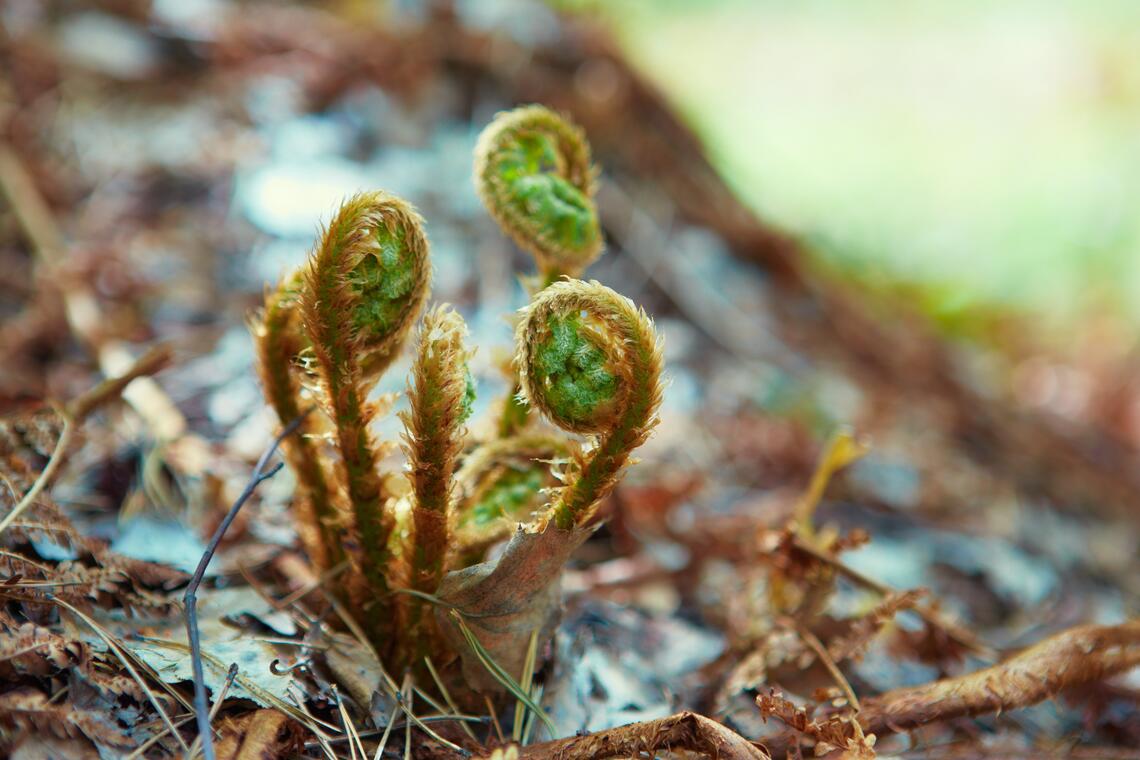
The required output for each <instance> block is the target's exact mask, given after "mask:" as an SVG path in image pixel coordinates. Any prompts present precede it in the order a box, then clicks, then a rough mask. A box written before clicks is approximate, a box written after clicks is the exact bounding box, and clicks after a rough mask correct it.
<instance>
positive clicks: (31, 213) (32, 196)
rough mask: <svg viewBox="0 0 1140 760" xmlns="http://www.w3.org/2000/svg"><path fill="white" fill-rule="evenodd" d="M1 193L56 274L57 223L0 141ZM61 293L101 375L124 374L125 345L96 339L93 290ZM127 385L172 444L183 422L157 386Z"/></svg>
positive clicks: (59, 262)
mask: <svg viewBox="0 0 1140 760" xmlns="http://www.w3.org/2000/svg"><path fill="white" fill-rule="evenodd" d="M0 194H2V195H3V196H4V197H6V198H7V199H8V202H9V203H10V205H11V207H12V211H13V213H14V215H15V217H16V221H17V222H18V223H19V225H20V227H21V228H22V229H23V230H24V234H25V235H26V236H27V238H28V242H30V243H31V247H32V249H33V251H35V254H36V257H37V258H38V259H39V262H40V264H41V265H42V266H43V267H45V268H46V269H47V271H48V273H49V274H55V273H57V272H59V271H60V270H61V269H62V268H63V266H64V263H65V259H66V257H67V243H66V242H65V240H64V237H63V234H62V233H61V232H60V229H59V224H58V223H57V222H56V219H55V215H54V214H53V213H52V210H51V208H50V207H49V206H48V204H47V202H46V201H45V200H44V197H43V194H42V193H40V190H39V188H38V187H36V183H35V180H34V179H33V178H32V176H31V174H30V173H29V172H28V170H27V168H26V167H25V166H24V163H23V161H22V160H21V158H20V156H19V155H18V154H17V153H16V151H15V150H13V149H12V147H11V145H9V144H8V143H7V142H6V141H3V140H0ZM60 290H61V295H62V297H63V302H64V310H65V312H66V315H67V322H68V324H69V325H70V326H71V330H72V332H73V333H75V334H76V335H78V336H79V337H80V338H81V339H82V340H83V342H85V343H86V344H87V345H88V346H89V347H90V348H91V350H92V352H93V353H94V354H95V356H96V358H97V359H98V361H99V368H100V369H101V370H102V371H103V374H105V375H108V376H115V375H120V374H123V373H124V371H125V370H126V369H127V368H128V367H130V366H131V363H132V359H131V352H130V350H129V349H128V347H127V344H126V343H124V342H123V341H121V340H108V339H106V338H105V337H103V336H101V335H99V333H98V329H97V327H98V326H99V325H101V324H103V319H102V315H101V314H100V313H99V304H98V301H97V300H96V298H95V293H94V291H93V290H92V289H91V287H90V286H88V285H86V284H84V283H71V284H70V285H69V286H67V287H64V288H61V289H60ZM129 385H130V388H126V387H124V388H123V397H124V398H125V399H126V400H127V403H129V404H130V405H131V406H132V407H134V409H135V411H136V412H138V413H139V416H141V417H142V418H143V419H144V420H145V421H146V423H147V425H148V426H149V427H150V429H151V431H152V432H153V433H154V435H155V437H156V438H158V439H160V440H172V439H174V438H177V437H178V436H179V435H181V434H182V432H183V431H185V429H186V418H185V417H183V416H182V412H180V411H178V407H176V406H175V405H174V402H173V401H171V400H170V397H169V396H167V395H166V393H165V392H164V391H163V390H162V388H161V387H159V385H158V383H156V382H154V380H152V379H151V378H149V377H145V376H141V375H140V376H138V377H135V378H132V382H130V383H129Z"/></svg>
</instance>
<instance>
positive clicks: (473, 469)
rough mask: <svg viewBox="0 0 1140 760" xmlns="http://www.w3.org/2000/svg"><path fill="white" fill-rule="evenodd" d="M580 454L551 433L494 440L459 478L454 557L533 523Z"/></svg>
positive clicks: (467, 463) (570, 443) (474, 455)
mask: <svg viewBox="0 0 1140 760" xmlns="http://www.w3.org/2000/svg"><path fill="white" fill-rule="evenodd" d="M577 451H578V447H577V446H576V445H575V444H574V442H573V441H569V440H567V439H565V438H563V437H561V436H558V435H552V434H550V433H547V432H533V433H523V434H520V435H516V436H511V437H509V438H499V439H495V440H492V441H490V442H488V443H484V444H482V445H481V446H479V447H478V448H476V449H475V450H474V451H472V452H471V453H470V454H469V455H468V456H467V458H466V459H465V460H464V462H463V466H462V467H461V468H460V469H459V471H458V472H457V473H456V475H455V479H456V481H457V483H458V484H459V488H460V495H459V499H458V503H457V506H456V515H455V536H456V540H455V545H456V553H457V554H459V555H463V556H467V555H469V554H470V553H471V552H473V551H478V550H479V549H482V548H485V547H486V546H489V545H490V544H492V543H495V542H496V541H501V540H502V539H504V538H507V537H508V536H510V534H511V533H512V532H513V531H514V530H515V528H516V526H517V525H518V524H519V523H520V522H529V521H531V520H532V519H534V517H535V513H537V512H539V511H540V510H541V509H542V507H543V506H545V501H546V492H547V491H549V490H550V489H552V488H555V487H556V486H558V485H560V483H561V480H560V477H559V471H560V469H561V468H562V467H564V466H565V464H566V463H568V462H569V461H570V458H571V457H572V456H573V455H574V454H576V453H577Z"/></svg>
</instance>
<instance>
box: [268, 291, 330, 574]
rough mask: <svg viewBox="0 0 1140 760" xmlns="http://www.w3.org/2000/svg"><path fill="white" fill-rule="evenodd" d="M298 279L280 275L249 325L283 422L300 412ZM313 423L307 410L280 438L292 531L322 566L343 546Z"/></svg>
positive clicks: (303, 341) (303, 345)
mask: <svg viewBox="0 0 1140 760" xmlns="http://www.w3.org/2000/svg"><path fill="white" fill-rule="evenodd" d="M301 284H302V272H301V270H297V271H295V272H293V273H292V274H291V275H289V276H288V277H286V278H285V279H283V280H282V281H281V283H280V284H279V285H278V286H277V288H276V289H275V290H273V291H272V292H271V293H269V294H268V295H267V296H266V298H265V308H264V310H263V311H262V313H261V314H260V315H259V318H257V319H255V321H254V322H253V325H252V329H253V333H254V338H255V342H256V346H257V358H258V362H257V368H258V373H259V374H260V375H261V382H262V386H263V387H264V388H265V395H266V397H267V398H268V400H269V403H270V405H271V406H272V407H273V410H274V411H275V412H276V413H277V419H278V420H279V421H280V423H281V424H282V425H288V424H289V423H290V422H292V421H293V420H294V419H296V418H297V417H299V416H301V412H302V406H301V401H300V399H301V384H300V383H299V382H298V378H297V371H298V370H297V362H298V357H300V355H301V353H302V351H304V349H305V348H306V346H307V345H308V341H307V339H306V338H305V335H304V333H303V332H302V331H301V324H300V312H299V310H298V304H297V301H298V298H299V296H300V289H301ZM316 427H317V420H316V418H315V417H314V416H313V415H307V416H306V417H305V418H304V419H303V420H302V421H301V428H300V430H298V431H297V435H294V436H290V437H289V438H287V439H286V440H285V441H283V442H282V448H283V449H284V451H285V457H286V459H288V461H289V466H290V467H291V468H292V470H293V472H294V473H296V476H297V484H298V491H299V498H298V502H297V513H298V518H299V520H298V526H297V527H298V529H297V533H298V536H299V537H300V539H301V543H302V545H303V546H304V547H305V551H306V552H307V553H308V555H309V558H310V559H311V560H312V561H313V563H314V564H315V565H316V566H317V568H318V570H320V571H322V572H323V571H324V570H327V569H329V568H330V567H332V566H333V565H336V564H338V563H339V562H340V561H342V560H343V559H344V548H343V545H342V541H341V537H340V532H339V528H338V525H339V523H340V520H339V517H338V511H337V508H336V504H335V502H334V499H333V495H332V492H331V491H330V488H329V482H328V478H327V477H326V473H325V470H324V466H323V465H322V461H321V458H320V456H319V454H318V452H317V450H316V447H315V446H314V445H313V439H314V438H316V437H317V435H318V431H317V429H316Z"/></svg>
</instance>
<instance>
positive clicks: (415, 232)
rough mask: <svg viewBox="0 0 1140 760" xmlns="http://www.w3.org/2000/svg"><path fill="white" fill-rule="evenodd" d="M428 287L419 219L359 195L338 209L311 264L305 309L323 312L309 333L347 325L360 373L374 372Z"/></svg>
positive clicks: (403, 208) (384, 196) (383, 200)
mask: <svg viewBox="0 0 1140 760" xmlns="http://www.w3.org/2000/svg"><path fill="white" fill-rule="evenodd" d="M430 287H431V260H430V258H429V247H428V241H427V237H426V235H425V234H424V228H423V219H422V217H420V215H419V214H418V213H417V212H416V210H415V209H414V208H413V207H412V206H411V205H410V204H408V203H407V202H406V201H404V200H402V199H400V198H397V197H396V196H394V195H390V194H388V193H385V192H380V191H377V192H367V193H361V194H359V195H356V196H354V197H353V198H351V199H349V200H348V201H347V202H345V203H344V205H342V206H341V208H340V210H339V211H338V212H337V215H336V216H335V217H334V218H333V220H332V221H331V222H330V223H329V226H328V229H327V230H325V232H324V235H323V236H322V239H321V243H320V246H319V248H318V249H317V251H316V254H315V256H314V257H313V260H312V263H311V264H310V268H309V272H308V274H307V289H308V290H309V292H310V293H311V295H312V297H311V298H310V299H309V300H308V307H307V308H308V311H309V312H310V314H311V313H312V311H313V310H314V309H327V310H329V312H328V313H326V314H325V315H324V318H323V319H320V320H314V319H312V318H310V319H309V320H308V322H309V325H310V328H309V329H310V332H311V333H312V332H321V331H322V330H323V331H328V330H329V329H330V327H331V323H332V322H339V324H340V325H341V326H342V327H347V328H348V329H349V336H348V338H349V340H350V341H351V344H352V348H353V353H354V354H355V361H356V362H358V363H359V366H360V369H361V371H362V373H363V376H364V377H372V376H375V375H377V374H379V373H380V372H382V371H383V369H385V368H386V367H387V366H388V364H389V363H390V362H391V361H392V359H393V358H394V357H395V354H396V353H397V351H398V349H399V347H400V346H401V345H403V342H404V340H405V339H406V337H407V335H408V332H409V330H410V329H411V327H412V325H413V324H414V323H415V320H416V318H417V317H418V316H419V313H420V312H421V311H422V309H423V305H424V303H425V301H426V300H427V298H428V295H429V292H430ZM321 324H323V326H324V327H323V328H322V327H321V326H320V325H321ZM314 325H317V327H316V329H314ZM312 337H313V342H314V344H320V343H325V344H328V343H329V342H328V341H322V340H321V339H320V337H319V336H318V335H316V334H314V335H312ZM318 350H319V347H318Z"/></svg>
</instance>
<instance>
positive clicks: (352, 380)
mask: <svg viewBox="0 0 1140 760" xmlns="http://www.w3.org/2000/svg"><path fill="white" fill-rule="evenodd" d="M475 174H476V185H477V188H478V190H479V194H480V196H481V197H482V198H483V200H484V202H485V203H486V204H487V207H488V210H489V211H490V213H491V215H492V216H493V217H494V218H495V219H496V220H497V221H498V222H499V224H500V226H501V227H502V229H503V230H504V231H505V232H506V233H507V234H508V235H510V237H512V238H513V239H514V240H515V241H516V242H517V243H518V244H519V245H520V246H521V247H523V248H525V249H526V250H528V251H530V252H531V253H532V254H533V255H534V256H535V259H536V261H537V263H538V268H539V277H538V278H537V279H535V280H533V281H531V282H530V283H529V286H528V287H529V288H530V291H531V296H532V298H533V301H532V303H531V304H530V305H529V306H527V307H526V308H525V309H523V310H522V312H521V313H520V314H519V317H518V323H517V330H516V343H517V345H516V352H515V353H516V356H515V367H516V368H517V370H518V375H517V377H516V378H514V379H513V381H512V382H513V383H514V388H515V392H512V394H511V397H510V398H509V399H508V403H507V404H506V409H507V410H508V412H510V411H511V410H513V413H514V417H513V420H512V422H511V424H509V425H503V424H499V425H497V426H494V427H495V433H494V434H493V435H491V436H489V437H488V438H487V439H486V440H481V441H470V440H468V435H467V429H466V422H467V418H468V417H469V415H470V413H471V408H472V403H473V400H474V390H475V389H474V381H473V379H472V377H471V374H470V372H469V371H468V367H467V361H468V359H469V356H470V350H469V349H468V348H467V347H466V346H465V344H464V340H465V337H466V332H467V331H466V325H465V324H464V322H463V319H462V318H461V317H460V316H459V314H458V313H457V312H455V311H454V310H452V309H451V308H450V307H447V306H438V307H436V308H434V309H432V310H430V311H429V312H428V313H427V314H426V316H424V317H423V319H422V321H421V320H420V315H421V312H422V311H423V309H424V306H425V304H426V301H427V299H428V294H429V289H430V288H429V285H430V277H431V264H430V259H429V255H428V242H427V239H426V237H425V235H424V232H423V223H422V220H421V218H420V217H419V215H418V214H417V213H416V212H415V211H414V210H413V209H412V208H411V207H410V206H409V205H408V204H407V203H405V202H404V201H402V200H400V199H398V198H396V197H394V196H391V195H388V194H385V193H382V192H374V193H364V194H361V195H358V196H356V197H354V198H352V199H350V200H349V201H347V202H346V203H345V204H344V205H343V206H342V207H341V208H340V210H339V211H338V212H337V214H336V215H335V217H334V218H333V220H332V221H331V222H330V223H329V225H328V227H327V229H325V230H324V232H323V234H322V236H321V239H320V241H319V243H318V245H317V246H316V249H315V250H314V252H313V253H312V255H311V256H310V259H309V262H308V263H307V265H306V266H304V267H302V268H301V269H300V270H298V271H296V272H293V273H291V274H290V275H288V276H287V277H286V278H285V279H284V280H283V281H282V283H281V284H280V285H279V286H278V287H277V288H276V289H275V290H274V291H272V292H271V293H269V295H268V296H267V297H266V302H265V307H264V310H263V311H262V313H261V314H260V315H259V318H258V319H257V320H255V322H254V325H253V330H254V335H255V338H256V342H257V350H258V359H259V361H258V365H259V371H260V374H261V378H262V382H263V385H264V387H265V393H266V397H267V399H268V400H269V402H270V404H271V405H272V406H273V408H274V409H275V411H276V412H277V415H278V417H279V419H280V421H281V423H282V424H286V423H288V422H290V421H291V420H293V419H295V418H297V417H298V416H300V415H301V414H302V413H303V412H304V410H305V409H306V408H307V407H309V406H313V405H315V406H316V407H317V408H318V409H319V412H318V413H317V414H313V415H309V416H307V417H305V419H304V421H303V423H302V430H301V432H302V434H301V435H299V436H294V437H293V438H291V439H290V440H289V442H288V443H287V444H286V445H287V449H286V456H287V459H288V461H289V464H290V466H291V467H292V469H293V470H294V472H295V474H296V477H297V494H296V499H295V510H296V516H297V525H298V535H299V537H300V540H301V542H302V545H303V546H304V548H305V550H306V551H307V553H308V555H309V556H310V558H311V560H312V561H313V563H314V564H315V566H316V568H317V569H318V570H319V571H321V572H322V573H328V576H329V578H330V581H329V584H328V586H329V588H330V590H331V591H332V592H333V593H334V595H335V596H337V597H340V599H341V600H342V601H344V602H348V603H349V605H350V609H351V610H353V612H354V613H355V614H357V615H359V618H360V622H361V623H362V625H363V627H364V629H365V631H366V633H367V634H368V636H369V638H370V639H371V641H372V644H373V645H374V647H375V648H376V650H377V652H378V653H379V654H380V656H381V658H382V659H383V660H384V663H385V665H387V666H390V667H395V668H399V669H405V668H408V667H415V666H416V663H418V662H419V661H420V660H421V658H422V657H423V656H424V655H428V654H433V655H434V654H436V653H442V654H444V655H447V654H448V653H449V652H450V653H451V654H452V655H455V654H458V655H460V656H461V657H463V658H465V660H468V659H469V658H468V655H469V654H470V652H467V651H463V648H462V646H461V645H456V644H455V643H454V642H455V641H456V640H457V639H456V638H455V637H454V636H453V635H452V634H454V631H449V630H445V629H446V628H447V626H446V625H445V624H441V623H440V616H439V615H438V614H436V615H431V614H427V611H426V606H427V605H430V604H432V603H433V601H432V600H433V599H436V597H435V596H434V595H435V594H437V592H439V593H441V594H442V593H443V592H442V591H440V589H444V588H447V589H450V591H448V593H449V594H451V596H450V597H449V599H450V601H448V602H447V605H448V609H449V610H451V611H452V613H453V614H460V615H461V614H463V610H464V609H465V607H466V606H468V600H467V597H466V596H465V594H471V593H476V592H478V594H480V596H479V601H478V603H477V604H476V603H475V602H471V604H470V605H469V606H470V607H471V608H472V609H474V608H475V607H476V606H479V605H482V607H481V608H482V609H487V610H491V612H489V613H488V614H487V617H488V618H493V617H495V615H498V616H499V617H500V618H504V616H505V618H504V621H505V622H504V624H503V625H500V626H499V627H498V628H496V629H495V630H496V631H498V634H496V635H500V637H502V636H505V637H506V638H505V639H502V640H500V641H498V642H494V643H488V641H486V640H485V641H484V643H488V648H489V649H493V650H495V651H500V652H503V651H506V652H509V653H511V654H512V655H513V654H514V651H515V650H517V649H518V647H517V646H516V642H515V638H512V637H514V636H516V633H515V629H516V628H519V626H518V625H515V626H513V627H512V625H511V615H521V614H522V611H523V608H522V607H519V606H517V605H516V606H512V605H511V604H506V603H504V604H499V602H500V601H502V600H501V599H499V597H497V596H496V594H498V595H499V596H509V595H511V594H513V593H515V591H516V590H515V589H511V590H510V591H496V589H498V588H500V586H501V585H502V584H501V583H500V582H499V581H498V580H496V581H495V583H492V584H490V585H488V584H486V583H483V581H484V580H486V579H487V578H492V577H494V576H495V570H496V569H497V568H498V569H501V568H506V567H530V566H533V565H535V564H536V563H535V562H534V560H535V559H536V557H535V556H534V553H535V552H536V551H540V550H541V551H545V552H549V551H553V552H554V553H555V554H557V555H558V556H560V557H563V556H569V553H570V551H572V550H573V548H574V546H576V545H577V543H579V542H580V541H581V540H583V536H584V535H585V534H586V533H585V531H584V526H585V525H586V524H587V523H588V521H589V520H590V519H591V517H592V516H593V513H594V510H595V507H596V505H597V504H598V503H599V502H600V501H601V500H602V499H603V498H604V497H605V496H606V494H608V493H609V491H610V490H611V489H612V488H613V486H614V484H615V483H616V482H617V479H618V478H619V476H620V474H621V472H622V470H623V468H624V467H625V465H626V464H627V462H628V460H629V457H630V454H631V452H632V451H633V450H634V449H635V448H636V447H637V446H638V445H640V444H641V443H642V442H644V440H645V439H646V437H647V436H648V435H649V433H650V431H651V430H652V428H653V425H654V423H655V421H656V414H657V408H658V405H659V402H660V394H661V391H660V373H661V352H660V348H659V345H658V341H657V338H656V336H655V333H654V330H653V325H652V323H651V322H650V321H649V319H648V318H647V317H646V316H645V314H644V312H642V311H640V310H639V309H637V308H636V307H635V306H634V305H633V304H632V303H631V302H630V301H629V300H628V299H625V298H623V297H622V296H619V295H618V294H616V293H614V292H613V291H612V290H610V289H609V288H606V287H604V286H602V285H600V284H598V283H596V282H583V281H580V280H577V279H573V278H574V277H576V276H578V275H580V274H581V273H582V272H583V271H584V269H585V268H586V267H587V266H588V265H589V263H590V262H591V261H593V260H594V259H595V258H596V257H597V255H598V254H599V253H600V252H601V249H602V235H601V230H600V226H599V223H598V215H597V210H596V208H595V205H594V198H593V193H594V181H595V170H594V169H593V167H592V166H591V164H590V155H589V147H588V145H587V143H586V141H585V139H584V137H583V135H582V132H581V130H579V129H578V128H577V127H575V126H573V125H572V124H570V123H569V122H567V121H566V120H564V119H563V118H562V117H560V116H558V115H557V114H554V113H553V112H551V111H549V110H547V109H545V108H542V107H540V106H530V107H525V108H520V109H517V110H515V111H513V112H509V113H507V114H502V115H500V116H499V117H497V118H496V120H495V121H494V123H492V124H491V125H490V126H489V127H488V128H487V130H486V131H485V132H484V134H483V136H482V137H481V138H480V140H479V142H478V146H477V149H476V160H475ZM417 321H419V322H420V325H421V326H420V329H419V331H418V338H417V348H416V350H415V353H414V362H413V369H412V376H411V380H410V383H409V387H408V393H407V396H408V403H409V408H408V410H407V411H406V412H404V413H403V414H402V415H401V419H402V421H403V423H404V427H405V435H404V446H403V449H404V452H405V454H406V457H407V463H408V464H407V469H406V476H407V483H408V485H407V486H403V487H400V486H399V484H398V483H397V481H396V479H395V478H394V476H393V474H392V473H385V472H383V471H382V469H381V465H382V462H383V461H384V460H385V459H386V457H387V455H388V454H389V453H391V451H392V450H393V447H392V444H390V443H386V442H382V441H379V440H377V439H376V438H375V436H374V434H373V432H372V429H371V422H372V421H373V419H374V417H375V416H376V415H377V414H378V413H379V412H380V411H381V407H382V406H384V405H385V401H386V400H383V399H382V400H381V402H379V403H377V402H374V401H371V400H370V398H369V393H370V391H371V390H372V388H373V386H374V382H375V380H376V379H377V378H378V377H379V376H380V375H381V374H382V373H383V372H384V371H385V370H386V369H387V368H388V367H389V366H390V365H391V363H392V362H393V361H394V360H395V359H396V358H397V357H398V356H399V355H400V352H401V350H402V348H403V346H404V344H405V342H406V340H407V338H408V336H409V335H410V334H411V331H412V329H413V327H414V325H415V324H416V323H417ZM530 407H533V408H535V409H537V410H539V411H540V412H541V413H542V416H543V417H545V418H546V420H548V421H549V422H550V423H553V426H551V425H549V424H547V423H544V422H543V421H542V420H540V419H538V418H537V417H535V416H534V415H530V414H528V409H529V408H530ZM507 416H508V414H507V413H504V415H503V419H504V420H505V419H506V418H507ZM520 525H524V526H529V528H528V529H527V531H529V533H530V534H531V535H540V534H541V535H543V536H545V538H543V540H542V541H531V542H527V541H522V542H519V541H512V542H511V545H510V546H509V547H507V550H506V552H505V553H504V554H503V556H502V558H501V559H500V560H498V564H496V563H495V562H490V563H488V562H485V558H486V554H487V549H488V548H489V547H490V546H491V545H492V544H494V543H495V542H499V541H502V540H503V539H506V538H508V537H510V536H511V535H512V534H513V533H515V531H516V529H517V528H518V526H520ZM563 535H564V536H565V538H560V537H559V536H563ZM516 538H517V536H516ZM536 547H537V548H536ZM542 547H545V548H542ZM550 547H554V548H553V549H550ZM538 559H541V557H539V558H538ZM537 564H538V565H539V566H542V567H544V568H545V569H543V570H542V571H541V572H537V573H535V574H532V575H528V576H527V578H526V579H521V578H520V579H517V581H518V582H521V583H523V584H524V585H525V584H526V583H531V584H533V585H534V586H535V588H534V589H530V590H527V589H522V590H521V592H525V593H524V596H526V597H527V598H528V599H530V600H538V599H549V598H550V597H551V596H552V594H554V595H555V596H556V590H557V588H556V582H557V573H558V566H557V565H555V566H554V567H553V568H548V567H546V565H549V563H545V565H544V564H543V563H542V562H538V563H537ZM500 575H501V573H500ZM453 576H454V578H453ZM457 579H458V580H457ZM513 580H515V579H513ZM480 584H482V585H480ZM496 584H499V585H496ZM508 585H509V584H508ZM514 585H516V586H517V585H518V583H515V584H514ZM540 591H541V593H539V592H540ZM436 601H438V599H436ZM555 601H556V600H555ZM536 603H537V602H534V601H531V602H528V604H529V605H530V608H529V612H527V613H526V614H527V615H529V616H530V617H528V618H527V619H528V620H529V619H530V618H533V617H535V616H537V617H536V619H539V618H541V619H542V620H549V619H550V614H549V613H550V612H551V610H547V609H545V608H544V609H541V610H536V609H535V608H534V605H535V604H536ZM544 603H545V602H544ZM525 606H526V605H523V607H525ZM500 608H503V609H507V610H508V611H507V612H506V613H500V612H496V610H499V609H500ZM512 610H513V612H512ZM437 613H438V610H437ZM516 622H517V621H516ZM520 630H521V629H520ZM529 630H531V629H527V631H529ZM503 632H506V633H503ZM528 635H529V634H528ZM449 647H450V649H449ZM525 648H526V646H525V642H524V644H523V646H522V649H523V650H525ZM451 659H454V656H452V657H451ZM466 664H467V663H466V662H465V665H466Z"/></svg>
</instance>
